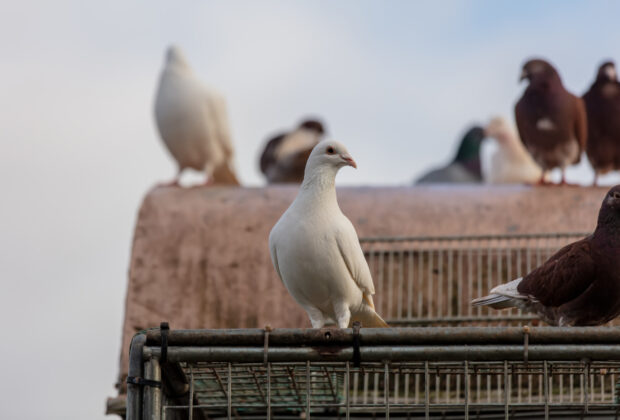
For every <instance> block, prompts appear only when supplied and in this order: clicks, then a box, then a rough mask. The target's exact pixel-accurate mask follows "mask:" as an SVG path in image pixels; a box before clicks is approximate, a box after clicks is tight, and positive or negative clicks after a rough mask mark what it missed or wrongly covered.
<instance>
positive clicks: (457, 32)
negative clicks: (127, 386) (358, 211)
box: [0, 0, 620, 419]
mask: <svg viewBox="0 0 620 420" xmlns="http://www.w3.org/2000/svg"><path fill="white" fill-rule="evenodd" d="M618 16H620V3H618V2H612V1H597V2H586V1H547V2H538V1H524V2H518V3H517V2H496V1H449V2H431V1H428V2H422V1H416V2H407V1H390V2H378V1H359V0H355V1H339V2H332V1H295V2H292V1H262V2H254V1H226V2H224V1H205V2H181V3H179V2H174V3H173V2H162V1H153V0H151V1H148V2H146V1H142V2H121V1H105V2H96V3H93V2H82V1H60V2H43V1H23V2H11V3H8V2H7V3H5V4H4V7H3V12H2V14H1V15H0V45H1V51H2V57H3V60H2V65H1V66H0V68H1V70H0V74H1V75H2V77H1V78H0V85H1V92H2V93H1V95H0V127H1V141H2V145H3V147H2V153H1V154H0V176H1V179H2V199H1V202H2V205H0V212H1V214H0V278H1V279H2V292H1V293H0V303H1V304H0V315H2V319H3V320H4V322H5V323H6V324H7V325H6V326H5V327H6V328H8V332H7V333H5V337H4V339H3V344H2V346H0V357H2V359H3V361H4V363H3V364H2V365H3V367H2V369H1V372H2V373H1V375H2V377H3V378H4V380H3V381H2V382H1V383H0V398H1V399H2V400H3V403H2V404H1V405H0V417H2V418H7V419H8V418H20V419H42V418H45V419H69V418H76V419H77V418H91V419H94V418H104V414H103V412H104V407H105V396H107V395H113V394H114V393H115V391H114V389H113V384H114V381H115V380H116V374H117V367H118V351H119V346H120V337H121V322H122V316H123V305H124V294H125V286H126V281H127V267H128V261H129V252H130V245H131V237H132V233H133V232H132V229H133V225H134V222H135V218H136V212H137V209H138V206H139V203H140V201H141V199H142V197H143V196H144V194H145V193H146V192H147V191H148V190H149V189H150V188H151V187H153V185H155V184H156V183H157V182H160V181H166V180H169V179H171V178H172V177H173V175H174V173H175V170H176V167H175V164H174V163H173V160H172V158H171V157H170V156H169V154H168V152H167V151H166V150H165V148H164V147H163V145H162V144H161V141H160V140H159V136H158V133H157V130H156V127H155V124H154V120H153V99H154V95H155V89H156V86H157V81H158V77H159V73H160V71H161V68H162V65H163V57H164V51H165V48H166V47H167V46H168V45H170V44H172V43H174V44H177V45H179V46H181V47H182V48H183V50H184V51H185V53H186V55H187V57H188V59H189V61H190V63H191V64H192V67H193V69H194V71H195V73H196V75H197V76H198V77H199V78H201V79H202V80H204V81H205V82H207V83H208V84H210V85H213V86H216V87H217V88H218V89H219V91H220V92H221V93H223V95H224V96H225V97H226V99H227V103H228V112H229V116H230V123H231V128H232V137H233V141H234V144H235V147H236V159H235V160H236V167H237V171H238V174H239V177H240V179H241V182H242V184H243V185H245V186H260V185H263V184H264V181H263V178H262V176H260V172H259V169H258V157H259V156H260V153H261V151H262V147H263V145H264V142H265V140H266V139H267V138H268V137H269V136H271V135H273V134H274V132H276V131H278V130H280V129H287V128H291V127H293V126H294V125H295V124H296V123H298V122H299V121H300V119H301V118H302V117H303V116H306V115H315V116H318V117H320V118H322V119H323V120H324V121H325V122H326V123H327V127H328V132H329V134H330V136H331V137H333V138H335V139H338V140H340V141H342V142H344V143H345V144H346V145H347V147H348V149H349V151H350V152H351V153H352V155H353V156H354V157H355V159H356V161H357V163H358V165H359V169H358V170H357V171H353V170H346V171H342V173H341V174H340V175H339V177H338V183H339V185H409V184H411V182H412V180H413V179H414V178H416V176H418V175H419V174H421V173H422V172H424V171H426V170H428V169H429V168H431V167H433V166H436V165H437V164H441V163H444V162H447V161H448V160H449V159H450V158H451V156H452V155H453V154H454V151H455V148H456V143H457V141H458V140H459V138H460V137H461V136H462V134H463V132H464V130H465V129H466V128H467V127H468V126H469V125H471V124H474V123H486V122H487V121H488V120H489V119H490V118H491V117H492V116H495V115H503V116H505V117H507V118H508V119H509V120H510V121H511V122H512V121H513V120H514V118H513V107H514V104H515V102H516V100H517V99H518V98H519V96H520V95H521V92H522V90H523V88H524V85H520V84H519V83H518V78H519V74H520V70H521V65H522V63H523V62H524V61H525V59H526V58H528V57H530V56H533V55H535V56H542V57H545V58H547V59H549V60H550V61H551V62H552V63H553V64H554V65H555V66H556V68H557V69H558V71H559V72H560V75H561V77H562V79H563V82H564V85H565V87H566V88H567V89H568V90H569V91H571V92H573V93H575V94H577V95H581V94H583V92H585V91H586V90H587V88H588V87H589V86H590V84H591V83H592V81H593V80H594V77H595V74H596V70H597V68H598V66H599V64H600V63H601V62H602V61H603V60H605V59H616V60H618V59H620V57H619V56H617V55H616V56H614V54H618V51H619V49H618V39H620V27H619V26H618V25H617V17H618ZM489 147H491V148H492V147H493V146H492V145H485V150H484V154H488V153H489V151H488V150H487V149H488V148H489ZM554 175H555V176H557V174H554ZM592 177H593V174H592V170H591V169H590V167H589V165H588V164H587V160H586V159H585V158H583V159H582V163H581V164H580V165H579V166H577V167H573V168H570V169H569V171H568V180H569V182H575V183H582V184H590V183H591V182H592ZM618 179H619V178H618V176H617V175H609V176H605V177H603V178H601V183H602V184H610V183H614V182H616V181H617V180H618ZM33 396H34V397H33Z"/></svg>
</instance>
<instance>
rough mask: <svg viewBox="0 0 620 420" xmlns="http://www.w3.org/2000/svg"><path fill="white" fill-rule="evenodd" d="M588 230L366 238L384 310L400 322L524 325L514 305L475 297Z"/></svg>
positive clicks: (388, 318) (525, 320) (528, 268)
mask: <svg viewBox="0 0 620 420" xmlns="http://www.w3.org/2000/svg"><path fill="white" fill-rule="evenodd" d="M586 235H587V234H586V233H553V234H512V235H476V236H445V237H430V236H426V237H366V238H361V239H360V243H361V244H362V248H363V250H364V252H365V255H366V258H367V260H368V263H369V266H370V269H371V273H372V276H373V279H374V282H375V285H376V296H375V305H376V307H377V310H378V312H379V313H380V314H381V315H382V316H383V317H384V318H385V319H386V321H388V323H389V324H390V325H395V326H407V325H410V326H413V325H523V324H527V323H529V321H530V320H531V319H533V318H534V317H533V316H531V315H528V314H524V313H522V312H521V311H520V310H518V309H516V308H513V309H509V310H503V311H496V310H493V309H490V308H486V307H477V308H472V307H471V305H470V302H471V300H472V299H474V298H477V297H480V296H484V295H485V294H487V293H488V291H489V290H490V289H491V288H492V287H494V286H496V285H498V284H501V283H506V282H508V281H511V280H514V278H516V277H520V276H522V275H524V274H527V273H528V272H530V271H531V270H532V269H534V268H535V267H536V266H538V265H540V264H542V263H543V262H544V261H545V260H546V259H547V258H549V257H550V256H551V255H552V254H553V253H554V252H556V251H557V250H559V249H560V248H561V247H563V246H565V245H567V244H569V243H571V242H574V241H576V240H578V239H581V238H583V237H584V236H586Z"/></svg>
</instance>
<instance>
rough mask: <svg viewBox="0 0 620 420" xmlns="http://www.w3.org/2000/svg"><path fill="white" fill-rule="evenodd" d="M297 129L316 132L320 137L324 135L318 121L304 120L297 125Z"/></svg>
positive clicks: (323, 129) (323, 130)
mask: <svg viewBox="0 0 620 420" xmlns="http://www.w3.org/2000/svg"><path fill="white" fill-rule="evenodd" d="M299 128H305V129H306V130H312V131H316V132H317V133H318V134H319V135H320V136H321V135H323V134H325V128H324V127H323V124H321V122H320V121H318V120H305V121H302V123H301V124H299Z"/></svg>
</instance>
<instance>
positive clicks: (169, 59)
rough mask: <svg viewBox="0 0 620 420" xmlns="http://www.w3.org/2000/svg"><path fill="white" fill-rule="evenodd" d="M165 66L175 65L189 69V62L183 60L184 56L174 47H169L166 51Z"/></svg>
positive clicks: (179, 49)
mask: <svg viewBox="0 0 620 420" xmlns="http://www.w3.org/2000/svg"><path fill="white" fill-rule="evenodd" d="M166 65H177V66H183V67H188V68H189V62H188V61H187V59H186V58H185V54H183V51H181V48H179V47H178V46H176V45H171V46H169V47H168V49H167V50H166Z"/></svg>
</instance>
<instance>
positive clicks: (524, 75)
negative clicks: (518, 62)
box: [519, 69, 530, 83]
mask: <svg viewBox="0 0 620 420" xmlns="http://www.w3.org/2000/svg"><path fill="white" fill-rule="evenodd" d="M529 77H530V74H529V73H528V72H527V70H525V69H523V71H521V76H520V77H519V83H521V82H522V81H524V80H525V79H528V78H529Z"/></svg>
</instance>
